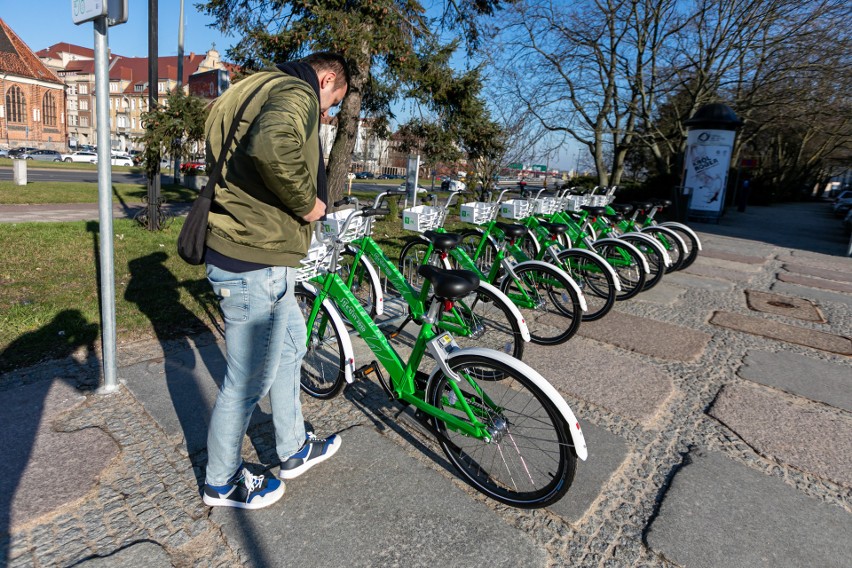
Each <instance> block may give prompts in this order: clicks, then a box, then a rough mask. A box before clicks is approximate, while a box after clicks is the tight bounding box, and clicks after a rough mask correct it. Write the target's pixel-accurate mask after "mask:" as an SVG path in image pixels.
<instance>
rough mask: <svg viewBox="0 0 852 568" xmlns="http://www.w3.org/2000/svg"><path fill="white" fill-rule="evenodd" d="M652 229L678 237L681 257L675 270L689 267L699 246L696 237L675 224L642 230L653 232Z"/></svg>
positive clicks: (696, 254)
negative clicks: (664, 231) (658, 229)
mask: <svg viewBox="0 0 852 568" xmlns="http://www.w3.org/2000/svg"><path fill="white" fill-rule="evenodd" d="M653 228H660V229H669V230H670V231H674V233H675V235H677V236H678V237H680V240H681V241H682V243H681V245H683V255H682V256H681V261H680V263H679V264H678V266H677V270H683V269H684V268H687V267H689V266H691V265H692V263H693V262H695V259H696V258H698V247H699V246H700V245H699V243H698V237H697V236H696V235H695V234H693V233H690V232H689V231H688V230H685V229H684V228H681V227H679V226H678V225H677V224H671V225H670V224H668V223H665V224H663V225H655V226H653V227H649V228H647V229H644V230H645V231H651V232H653Z"/></svg>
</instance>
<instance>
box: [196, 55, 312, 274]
mask: <svg viewBox="0 0 852 568" xmlns="http://www.w3.org/2000/svg"><path fill="white" fill-rule="evenodd" d="M260 83H265V85H264V87H263V88H261V90H260V91H258V92H257V93H256V94H255V95H254V97H253V98H252V100H251V102H250V103H249V105H248V106H247V107H246V110H245V111H244V113H243V117H242V120H241V121H240V126H239V128H238V129H237V132H236V135H235V136H234V140H235V141H234V143H233V144H232V145H231V148H230V155H229V156H228V158H227V160H226V161H225V164H224V166H223V168H222V175H221V177H220V179H219V181H218V182H217V183H216V192H215V197H214V200H213V206H212V207H211V209H210V216H209V217H208V225H207V246H208V247H210V248H212V249H213V250H215V251H217V252H219V253H221V254H223V255H225V256H230V257H231V258H236V259H239V260H245V261H248V262H256V263H260V264H269V265H274V266H298V264H299V260H301V259H302V258H303V257H304V256H305V254H306V253H307V250H308V246H309V245H310V242H311V223H308V222H306V221H304V220H303V219H302V216H303V215H306V214H308V213H309V212H310V211H311V210H313V208H314V205H315V203H316V198H317V164H318V163H319V140H318V136H319V133H318V121H319V117H320V111H319V101H318V100H317V96H316V93H315V92H314V90H313V88H311V86H310V85H308V84H307V83H306V82H304V81H302V80H301V79H297V78H295V77H291V76H290V75H287V74H285V73H283V72H281V71H279V70H278V69H272V70H267V71H261V72H259V73H256V74H254V75H252V76H250V77H247V78H245V79H243V80H242V81H240V82H239V83H237V84H235V85H233V86H232V87H231V88H230V89H228V90H227V91H225V93H224V94H223V95H222V96H221V97H220V98H219V99H218V100H217V101H216V104H214V105H213V108H212V109H211V111H210V115H209V116H208V117H207V122H206V125H205V130H206V135H207V165H208V171H210V170H211V169H212V167H213V165H214V164H215V163H216V160H217V159H218V157H219V153H220V152H221V148H222V143H223V141H224V138H225V136H227V134H228V131H229V130H230V127H231V121H232V119H233V117H234V115H235V114H236V112H237V110H238V109H239V107H240V105H242V103H243V101H244V100H245V97H246V96H247V95H248V94H249V93H251V91H253V90H254V89H255V88H256V87H257V85H259V84H260Z"/></svg>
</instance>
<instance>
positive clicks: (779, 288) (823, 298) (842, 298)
mask: <svg viewBox="0 0 852 568" xmlns="http://www.w3.org/2000/svg"><path fill="white" fill-rule="evenodd" d="M769 289H770V290H772V291H773V292H780V293H782V294H787V295H788V296H805V297H808V298H810V299H812V300H814V301H816V302H818V303H820V305H824V304H825V303H826V302H833V303H841V304H848V305H852V294H842V293H840V292H831V291H829V290H820V289H819V288H806V287H804V286H799V285H798V284H790V283H789V282H781V281H777V280H776V281H775V282H773V283H772V285H771V286H770V287H769Z"/></svg>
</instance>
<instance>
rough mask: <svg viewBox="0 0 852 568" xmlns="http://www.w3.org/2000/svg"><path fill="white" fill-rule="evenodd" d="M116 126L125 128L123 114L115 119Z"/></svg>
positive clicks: (125, 118)
mask: <svg viewBox="0 0 852 568" xmlns="http://www.w3.org/2000/svg"><path fill="white" fill-rule="evenodd" d="M116 124H117V125H118V127H119V128H126V127H127V117H126V116H124V115H123V114H120V115H118V116H117V117H116Z"/></svg>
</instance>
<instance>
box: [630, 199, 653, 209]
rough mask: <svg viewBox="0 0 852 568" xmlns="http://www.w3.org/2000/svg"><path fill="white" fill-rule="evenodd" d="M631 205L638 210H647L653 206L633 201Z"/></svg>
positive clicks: (646, 202)
mask: <svg viewBox="0 0 852 568" xmlns="http://www.w3.org/2000/svg"><path fill="white" fill-rule="evenodd" d="M633 205H634V206H635V207H636V209H640V210H648V209H650V208H651V207H653V206H654V204H653V203H651V202H650V201H635V202H634V203H633Z"/></svg>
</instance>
